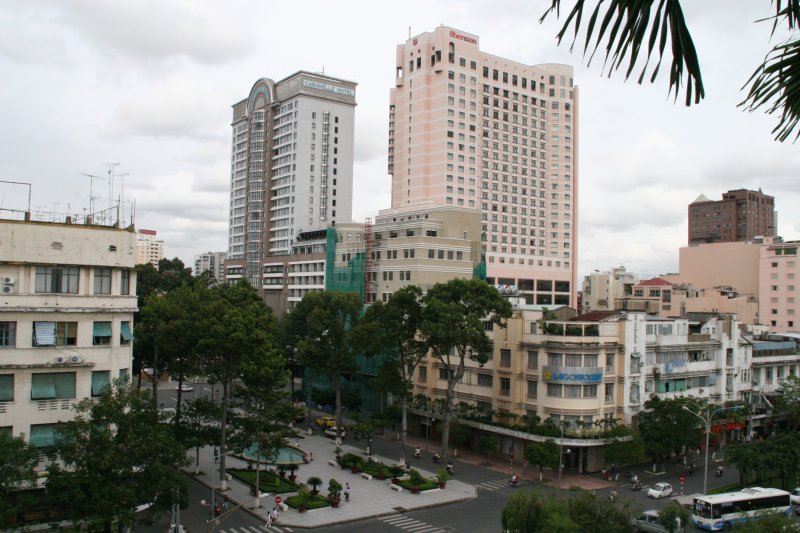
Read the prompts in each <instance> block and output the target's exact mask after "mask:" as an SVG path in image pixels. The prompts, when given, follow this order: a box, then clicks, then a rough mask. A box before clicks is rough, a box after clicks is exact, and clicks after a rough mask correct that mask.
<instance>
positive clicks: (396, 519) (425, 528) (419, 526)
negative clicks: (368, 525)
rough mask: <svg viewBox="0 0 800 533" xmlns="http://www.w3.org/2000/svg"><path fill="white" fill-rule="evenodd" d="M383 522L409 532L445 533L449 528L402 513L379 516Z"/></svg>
mask: <svg viewBox="0 0 800 533" xmlns="http://www.w3.org/2000/svg"><path fill="white" fill-rule="evenodd" d="M378 520H380V521H381V522H384V523H386V524H389V525H390V526H394V527H399V528H400V529H404V530H406V531H408V532H409V533H445V532H447V531H449V530H447V529H442V528H440V527H439V526H432V525H430V524H426V523H425V522H420V521H419V520H415V519H413V518H409V517H407V516H405V515H402V514H393V515H389V516H382V517H380V518H378Z"/></svg>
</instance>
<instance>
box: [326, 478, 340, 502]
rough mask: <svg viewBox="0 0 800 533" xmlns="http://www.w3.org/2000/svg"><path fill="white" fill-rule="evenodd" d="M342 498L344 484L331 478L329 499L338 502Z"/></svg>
mask: <svg viewBox="0 0 800 533" xmlns="http://www.w3.org/2000/svg"><path fill="white" fill-rule="evenodd" d="M341 496H342V484H341V483H339V482H338V481H336V480H335V479H333V478H331V480H330V481H328V499H329V500H338V499H339V498H341Z"/></svg>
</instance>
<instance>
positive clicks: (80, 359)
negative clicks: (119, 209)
mask: <svg viewBox="0 0 800 533" xmlns="http://www.w3.org/2000/svg"><path fill="white" fill-rule="evenodd" d="M136 258H137V235H136V233H135V232H134V230H133V229H132V228H130V229H117V228H114V227H104V226H98V225H78V224H69V223H67V224H60V223H48V222H30V221H16V220H2V221H0V281H2V287H3V290H2V293H0V430H3V431H7V432H9V433H11V434H13V435H15V436H16V435H23V434H24V435H26V436H27V438H28V440H29V441H30V443H31V444H32V445H33V446H36V447H42V446H48V445H52V444H53V439H54V433H55V431H56V430H57V427H58V424H59V423H60V422H65V421H67V420H69V419H70V418H72V416H73V411H72V406H73V405H74V404H75V403H76V402H78V401H80V400H82V399H84V398H92V397H94V396H97V395H99V394H100V392H101V391H102V389H103V388H104V387H105V386H107V385H108V384H109V383H111V382H112V381H113V380H115V379H117V378H127V379H130V373H131V364H132V345H131V343H132V341H133V337H132V331H133V313H134V312H135V311H136V274H135V270H134V266H135V264H136Z"/></svg>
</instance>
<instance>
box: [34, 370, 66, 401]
mask: <svg viewBox="0 0 800 533" xmlns="http://www.w3.org/2000/svg"><path fill="white" fill-rule="evenodd" d="M69 398H75V372H53V373H48V374H37V373H34V374H32V375H31V400H59V399H69Z"/></svg>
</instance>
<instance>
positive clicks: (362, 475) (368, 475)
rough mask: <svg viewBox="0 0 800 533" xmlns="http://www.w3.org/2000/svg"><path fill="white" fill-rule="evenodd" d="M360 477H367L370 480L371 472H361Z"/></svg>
mask: <svg viewBox="0 0 800 533" xmlns="http://www.w3.org/2000/svg"><path fill="white" fill-rule="evenodd" d="M361 477H363V478H364V479H368V480H370V481H372V474H367V473H366V472H361Z"/></svg>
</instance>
